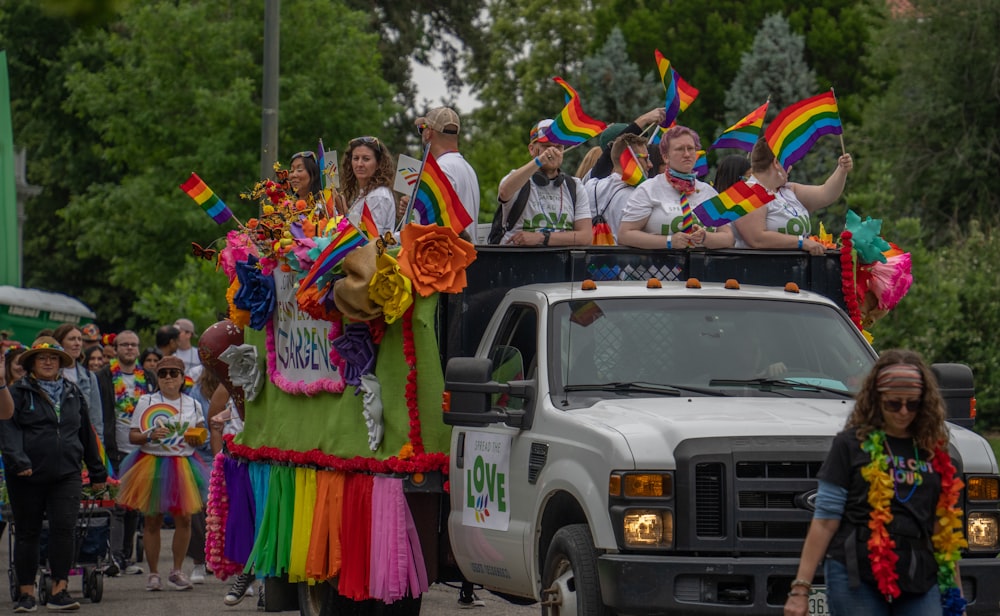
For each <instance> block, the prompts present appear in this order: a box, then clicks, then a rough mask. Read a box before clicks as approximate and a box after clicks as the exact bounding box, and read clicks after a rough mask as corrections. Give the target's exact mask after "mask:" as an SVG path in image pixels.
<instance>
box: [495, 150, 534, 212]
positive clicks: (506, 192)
mask: <svg viewBox="0 0 1000 616" xmlns="http://www.w3.org/2000/svg"><path fill="white" fill-rule="evenodd" d="M536 171H538V165H537V164H535V159H534V158H532V159H531V160H529V161H528V162H526V163H525V164H523V165H521V166H520V167H518V168H517V169H515V170H514V171H513V172H511V174H510V175H508V176H507V177H506V178H504V180H503V181H502V182H500V187H499V188H498V189H497V200H498V201H500V203H508V202H510V200H511V199H513V198H514V197H516V196H517V193H518V191H520V190H521V187H522V186H524V184H525V182H527V181H528V180H530V179H531V176H532V175H533V174H534V173H535V172H536ZM501 207H502V206H501Z"/></svg>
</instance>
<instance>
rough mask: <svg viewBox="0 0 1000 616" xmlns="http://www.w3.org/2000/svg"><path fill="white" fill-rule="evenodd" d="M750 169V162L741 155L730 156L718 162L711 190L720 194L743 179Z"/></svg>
mask: <svg viewBox="0 0 1000 616" xmlns="http://www.w3.org/2000/svg"><path fill="white" fill-rule="evenodd" d="M749 169H750V161H749V160H747V157H746V156H743V155H742V154H730V155H729V156H726V157H725V158H723V159H722V160H720V161H719V167H718V168H717V169H716V170H715V184H714V185H713V188H715V190H716V191H717V192H722V191H724V190H726V189H727V188H729V187H730V186H732V185H733V184H735V183H736V182H739V181H740V180H742V179H743V175H744V174H745V173H746V172H747V170H749Z"/></svg>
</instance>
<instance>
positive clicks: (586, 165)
mask: <svg viewBox="0 0 1000 616" xmlns="http://www.w3.org/2000/svg"><path fill="white" fill-rule="evenodd" d="M600 157H601V147H600V146H597V145H595V146H594V147H592V148H590V150H588V151H587V153H586V154H585V155H584V157H583V160H581V161H580V166H579V167H577V168H576V173H575V174H574V175H576V177H578V178H582V177H583V176H585V175H587V172H588V171H590V170H591V169H593V168H594V165H596V164H597V159H598V158H600Z"/></svg>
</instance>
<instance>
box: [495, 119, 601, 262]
mask: <svg viewBox="0 0 1000 616" xmlns="http://www.w3.org/2000/svg"><path fill="white" fill-rule="evenodd" d="M551 124H552V120H549V119H545V120H542V121H540V122H539V123H538V124H536V125H535V126H534V127H533V128H532V129H531V132H530V133H529V134H528V153H529V154H530V155H531V160H529V161H528V162H527V163H525V164H524V165H521V167H519V168H517V169H513V170H511V172H510V173H508V174H507V175H506V176H504V178H503V179H502V180H500V187H499V189H498V190H497V201H498V202H499V206H500V208H501V210H500V212H498V214H501V215H502V217H503V219H502V228H503V237H502V238H501V239H500V244H513V245H520V246H589V245H590V244H591V242H592V241H593V233H592V231H591V223H590V197H589V195H588V194H587V191H586V190H584V189H583V186H582V185H581V184H580V181H579V180H577V179H576V178H575V177H572V176H570V175H568V174H566V173H563V172H562V170H561V169H560V167H561V166H562V159H563V146H561V145H559V144H557V143H553V142H552V141H550V139H549V136H548V132H547V131H548V129H549V126H550V125H551ZM524 190H527V191H528V195H527V201H524V197H521V199H520V200H519V199H518V197H519V196H520V194H521V192H522V191H524ZM521 204H523V205H521ZM515 205H519V206H520V207H515ZM518 210H520V211H518Z"/></svg>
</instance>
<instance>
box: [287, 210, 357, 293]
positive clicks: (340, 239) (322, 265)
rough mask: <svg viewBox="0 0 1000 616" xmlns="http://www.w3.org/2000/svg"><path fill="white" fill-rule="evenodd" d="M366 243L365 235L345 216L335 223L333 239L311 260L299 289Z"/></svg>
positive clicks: (311, 283)
mask: <svg viewBox="0 0 1000 616" xmlns="http://www.w3.org/2000/svg"><path fill="white" fill-rule="evenodd" d="M367 243H368V240H367V239H365V236H364V235H362V233H361V232H360V231H358V228H357V227H355V226H354V225H353V224H351V221H350V220H348V219H347V217H346V216H345V217H344V219H343V220H341V221H340V224H338V225H337V230H336V231H335V232H334V235H333V239H332V240H331V241H330V243H329V244H328V245H327V247H326V248H324V249H323V252H321V253H319V256H318V257H316V261H314V262H313V265H312V267H311V268H309V271H308V272H307V273H306V275H305V278H303V279H302V282H301V283H300V284H299V288H300V289H307V288H309V287H310V286H312V285H313V284H315V283H316V281H317V280H319V279H320V277H321V276H323V274H325V273H327V272H329V271H330V270H331V269H333V266H335V265H337V264H338V263H340V262H341V261H343V260H344V257H346V256H347V253H349V252H351V251H352V250H354V249H355V248H357V247H359V246H364V245H365V244H367Z"/></svg>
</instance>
